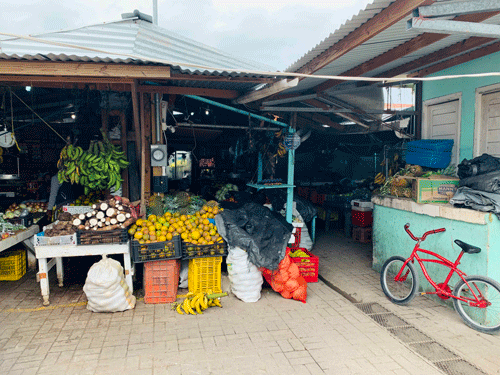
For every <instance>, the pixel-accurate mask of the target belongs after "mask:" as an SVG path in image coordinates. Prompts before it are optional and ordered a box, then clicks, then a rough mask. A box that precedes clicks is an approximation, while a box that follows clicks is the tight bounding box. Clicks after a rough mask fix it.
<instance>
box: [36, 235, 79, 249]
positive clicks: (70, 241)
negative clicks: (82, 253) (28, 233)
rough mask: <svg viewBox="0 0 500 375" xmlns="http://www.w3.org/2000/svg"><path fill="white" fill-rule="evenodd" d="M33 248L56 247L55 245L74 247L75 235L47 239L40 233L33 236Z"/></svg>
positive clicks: (76, 240) (76, 241)
mask: <svg viewBox="0 0 500 375" xmlns="http://www.w3.org/2000/svg"><path fill="white" fill-rule="evenodd" d="M33 242H34V245H35V246H57V245H76V244H77V243H78V239H77V235H76V233H73V234H68V235H66V236H54V237H47V236H45V234H44V232H40V233H38V234H35V235H34V236H33Z"/></svg>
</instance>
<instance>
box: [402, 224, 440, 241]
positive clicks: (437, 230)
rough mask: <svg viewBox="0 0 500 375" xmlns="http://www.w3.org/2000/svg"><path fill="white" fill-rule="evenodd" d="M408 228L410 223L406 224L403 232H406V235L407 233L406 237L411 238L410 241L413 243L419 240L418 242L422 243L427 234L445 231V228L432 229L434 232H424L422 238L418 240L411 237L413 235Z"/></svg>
mask: <svg viewBox="0 0 500 375" xmlns="http://www.w3.org/2000/svg"><path fill="white" fill-rule="evenodd" d="M409 228H410V223H406V224H405V231H406V233H408V235H409V236H410V237H411V238H412V240H413V241H419V240H420V241H424V240H425V238H426V237H427V236H428V235H429V234H434V233H440V232H444V231H446V229H445V228H439V229H434V230H430V231H428V232H425V233H424V235H423V236H422V237H420V238H418V237H415V236H414V235H413V233H412V232H410V229H409Z"/></svg>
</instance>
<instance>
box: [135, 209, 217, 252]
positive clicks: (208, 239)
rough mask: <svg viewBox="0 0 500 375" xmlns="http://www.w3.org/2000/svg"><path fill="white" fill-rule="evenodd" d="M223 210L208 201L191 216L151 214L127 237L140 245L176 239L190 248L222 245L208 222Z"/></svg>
mask: <svg viewBox="0 0 500 375" xmlns="http://www.w3.org/2000/svg"><path fill="white" fill-rule="evenodd" d="M222 210H223V209H222V208H219V207H218V205H217V202H215V201H210V202H207V203H206V204H205V205H204V206H203V207H202V208H201V209H200V210H199V211H197V212H196V213H195V214H194V215H189V214H188V215H184V214H181V213H180V212H173V213H172V212H170V211H167V212H165V213H164V214H163V215H161V216H159V215H154V214H150V215H149V216H148V217H147V218H144V219H143V218H139V219H137V220H136V222H135V223H134V224H133V225H132V226H131V227H130V229H129V231H128V233H129V234H130V235H131V236H132V237H133V238H134V239H135V240H137V241H139V243H141V244H144V243H154V242H163V241H170V240H172V238H173V237H174V236H176V235H180V236H181V238H182V239H183V240H184V242H187V243H192V244H199V245H210V244H214V243H222V242H223V239H222V237H220V235H219V233H218V232H217V229H216V227H215V225H214V224H213V223H211V222H210V221H209V219H213V218H214V217H215V215H217V214H218V213H219V212H220V211H222Z"/></svg>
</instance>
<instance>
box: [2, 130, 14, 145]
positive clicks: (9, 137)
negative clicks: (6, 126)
mask: <svg viewBox="0 0 500 375" xmlns="http://www.w3.org/2000/svg"><path fill="white" fill-rule="evenodd" d="M14 143H15V138H14V134H12V133H10V132H7V133H3V134H2V135H0V147H6V148H8V147H12V146H13V145H14Z"/></svg>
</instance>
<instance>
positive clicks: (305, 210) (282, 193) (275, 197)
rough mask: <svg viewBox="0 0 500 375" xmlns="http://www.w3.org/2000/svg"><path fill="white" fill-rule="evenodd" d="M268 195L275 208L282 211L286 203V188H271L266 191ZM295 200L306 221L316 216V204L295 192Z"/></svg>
mask: <svg viewBox="0 0 500 375" xmlns="http://www.w3.org/2000/svg"><path fill="white" fill-rule="evenodd" d="M266 195H267V197H268V198H269V200H270V201H271V204H272V205H273V209H274V210H276V211H281V210H282V209H283V207H284V205H285V203H286V196H287V193H286V190H285V189H269V190H268V191H266ZM293 201H294V202H295V203H296V208H297V211H299V214H300V216H302V219H304V221H305V222H309V221H311V220H312V219H313V217H314V216H316V215H317V214H318V211H317V210H316V207H314V205H313V204H312V203H311V202H309V201H307V200H305V199H303V198H301V197H299V196H298V195H296V194H294V196H293Z"/></svg>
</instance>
